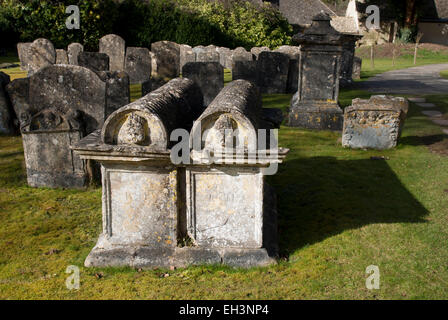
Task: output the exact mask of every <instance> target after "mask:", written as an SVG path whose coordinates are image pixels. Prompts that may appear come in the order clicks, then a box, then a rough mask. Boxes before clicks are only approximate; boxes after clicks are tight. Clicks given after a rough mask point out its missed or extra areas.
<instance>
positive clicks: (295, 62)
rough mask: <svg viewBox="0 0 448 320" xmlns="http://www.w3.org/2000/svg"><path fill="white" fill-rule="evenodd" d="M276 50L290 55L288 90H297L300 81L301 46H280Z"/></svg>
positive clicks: (289, 91) (288, 91)
mask: <svg viewBox="0 0 448 320" xmlns="http://www.w3.org/2000/svg"><path fill="white" fill-rule="evenodd" d="M275 51H276V52H281V53H284V54H286V55H288V57H289V71H288V85H287V89H286V92H287V93H295V92H297V89H298V88H297V85H298V82H299V60H300V47H297V46H280V47H279V48H278V49H277V50H275Z"/></svg>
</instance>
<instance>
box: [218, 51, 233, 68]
mask: <svg viewBox="0 0 448 320" xmlns="http://www.w3.org/2000/svg"><path fill="white" fill-rule="evenodd" d="M216 52H218V54H219V62H220V63H221V65H222V66H223V68H225V69H232V50H230V49H229V48H225V47H217V48H216Z"/></svg>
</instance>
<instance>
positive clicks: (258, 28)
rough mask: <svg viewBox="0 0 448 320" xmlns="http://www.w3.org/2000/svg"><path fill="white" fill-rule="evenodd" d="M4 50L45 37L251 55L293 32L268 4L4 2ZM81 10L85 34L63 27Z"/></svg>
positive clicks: (59, 42) (0, 10) (235, 0)
mask: <svg viewBox="0 0 448 320" xmlns="http://www.w3.org/2000/svg"><path fill="white" fill-rule="evenodd" d="M0 3H1V7H0V33H1V34H2V38H4V39H2V42H3V44H0V45H2V46H4V45H5V44H6V45H11V44H12V45H14V44H15V42H17V41H33V40H34V39H37V38H40V37H44V38H47V39H50V40H51V41H52V42H53V43H54V45H55V46H56V47H58V48H63V47H66V46H67V45H68V44H69V43H71V42H80V43H82V44H84V46H85V47H86V50H97V48H98V39H99V38H101V37H102V36H104V35H106V34H109V33H116V34H118V35H120V36H122V37H123V38H124V39H125V40H126V44H127V45H128V46H144V47H149V46H150V44H151V43H152V42H156V41H159V40H170V41H175V42H177V43H185V44H189V45H191V46H196V45H208V44H215V45H218V46H225V47H229V48H235V47H237V46H243V47H245V48H247V49H249V48H251V47H254V46H267V47H270V48H275V47H278V46H280V45H283V44H290V43H291V35H292V27H291V26H290V25H289V24H288V22H287V21H286V20H285V19H284V18H283V17H282V16H281V14H280V13H279V12H278V10H275V9H274V8H273V7H272V6H271V5H270V4H269V3H265V4H263V5H261V6H258V5H254V4H252V3H250V2H248V1H244V0H227V1H226V2H225V3H222V2H220V1H209V0H148V1H142V0H124V1H116V0H93V1H92V0H78V1H76V0H66V1H48V0H44V1H40V0H0ZM72 4H75V5H78V6H79V9H80V16H81V28H80V29H79V30H69V29H67V28H66V26H65V21H66V19H67V17H68V14H66V13H65V8H66V6H68V5H72Z"/></svg>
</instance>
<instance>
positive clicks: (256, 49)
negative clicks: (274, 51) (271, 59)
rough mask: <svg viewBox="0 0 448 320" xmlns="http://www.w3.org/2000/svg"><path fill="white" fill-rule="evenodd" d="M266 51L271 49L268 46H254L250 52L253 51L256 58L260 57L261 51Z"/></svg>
mask: <svg viewBox="0 0 448 320" xmlns="http://www.w3.org/2000/svg"><path fill="white" fill-rule="evenodd" d="M264 51H271V49H269V48H268V47H253V48H252V49H250V53H252V55H253V56H254V57H255V59H258V56H259V55H260V53H262V52H264Z"/></svg>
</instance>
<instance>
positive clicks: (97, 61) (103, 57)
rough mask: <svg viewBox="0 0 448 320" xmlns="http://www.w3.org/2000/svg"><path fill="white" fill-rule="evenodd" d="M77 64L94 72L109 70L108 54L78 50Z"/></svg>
mask: <svg viewBox="0 0 448 320" xmlns="http://www.w3.org/2000/svg"><path fill="white" fill-rule="evenodd" d="M78 65H79V66H81V67H84V68H87V69H90V70H92V71H94V72H98V71H109V56H108V55H107V54H105V53H99V52H86V51H83V52H80V53H79V55H78Z"/></svg>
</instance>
